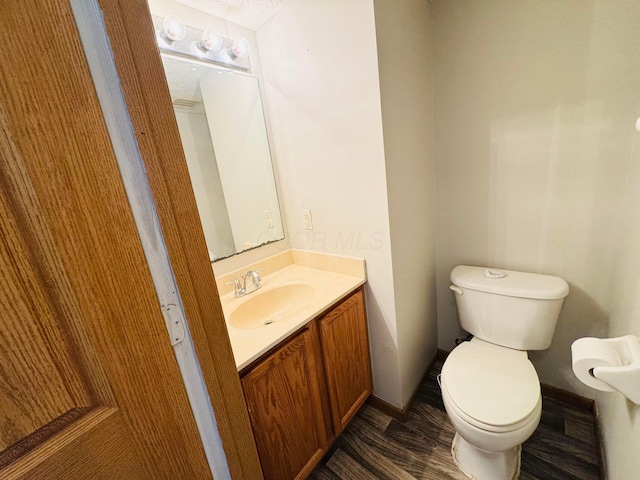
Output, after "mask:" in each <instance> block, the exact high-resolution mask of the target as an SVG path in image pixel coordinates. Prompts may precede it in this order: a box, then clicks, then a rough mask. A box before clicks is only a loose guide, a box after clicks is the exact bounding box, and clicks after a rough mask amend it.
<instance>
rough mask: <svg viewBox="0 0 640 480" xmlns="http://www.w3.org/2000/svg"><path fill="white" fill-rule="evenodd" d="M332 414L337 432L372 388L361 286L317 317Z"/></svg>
mask: <svg viewBox="0 0 640 480" xmlns="http://www.w3.org/2000/svg"><path fill="white" fill-rule="evenodd" d="M320 339H321V345H322V356H323V360H324V368H325V375H326V379H327V388H328V392H329V402H330V405H331V418H332V420H333V428H334V431H335V434H336V435H338V434H339V433H340V432H341V431H342V430H343V429H344V427H345V426H346V425H347V423H349V420H351V417H353V415H355V413H356V412H357V411H358V409H359V408H360V407H361V406H362V404H363V403H364V401H365V400H366V399H367V397H368V396H369V394H370V393H371V391H372V389H373V383H372V380H371V359H370V355H369V341H368V336H367V319H366V316H365V310H364V301H363V296H362V290H360V291H358V292H356V293H354V294H353V295H352V296H351V297H349V298H347V299H346V300H345V301H344V302H342V303H341V304H340V305H338V306H337V307H336V308H334V309H333V310H332V311H331V312H329V313H328V314H327V315H326V316H324V317H323V318H322V319H321V320H320Z"/></svg>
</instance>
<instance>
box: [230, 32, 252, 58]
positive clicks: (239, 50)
mask: <svg viewBox="0 0 640 480" xmlns="http://www.w3.org/2000/svg"><path fill="white" fill-rule="evenodd" d="M249 49H250V47H249V40H247V39H246V38H244V37H238V38H236V39H235V40H234V41H233V44H232V45H231V48H229V55H231V56H232V57H234V58H244V57H248V56H249Z"/></svg>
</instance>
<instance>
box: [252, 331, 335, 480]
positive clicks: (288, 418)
mask: <svg viewBox="0 0 640 480" xmlns="http://www.w3.org/2000/svg"><path fill="white" fill-rule="evenodd" d="M317 349H318V339H317V333H316V330H315V325H314V324H312V325H311V328H308V329H306V330H304V331H303V332H302V333H300V334H299V335H297V336H296V337H294V338H293V339H291V340H289V341H288V342H286V343H285V344H284V346H282V347H281V348H279V349H278V350H277V351H276V352H274V353H273V354H272V355H270V356H269V357H268V358H267V359H266V360H264V361H263V362H262V363H260V364H259V365H258V366H257V367H255V368H254V369H252V370H251V371H250V372H249V373H248V374H247V375H245V376H244V377H243V378H242V386H243V388H244V394H245V398H246V400H247V407H248V409H249V416H250V418H251V423H252V426H253V432H254V436H255V439H256V444H257V446H258V453H259V455H260V462H261V463H262V470H263V472H264V477H265V479H273V480H288V479H294V478H295V479H298V478H306V476H307V475H308V474H309V473H310V472H311V470H312V469H313V467H314V466H315V465H316V463H317V462H318V461H319V460H320V458H321V457H322V455H323V454H324V452H325V449H326V447H327V446H328V433H327V431H326V429H325V423H324V417H323V405H322V398H323V394H322V388H321V383H320V379H321V370H319V369H321V368H322V364H321V360H320V357H319V356H318V354H317Z"/></svg>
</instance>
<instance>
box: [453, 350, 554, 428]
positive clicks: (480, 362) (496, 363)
mask: <svg viewBox="0 0 640 480" xmlns="http://www.w3.org/2000/svg"><path fill="white" fill-rule="evenodd" d="M441 381H442V390H443V395H447V397H448V398H449V399H450V400H451V407H453V408H454V409H455V413H456V414H457V415H458V416H459V417H460V418H461V419H463V420H464V421H466V422H467V423H469V424H471V425H474V426H475V427H477V428H480V429H482V430H487V431H491V432H507V431H513V430H516V429H518V428H520V427H522V426H523V425H526V424H527V423H529V422H530V421H531V419H532V418H534V417H536V416H539V411H540V409H541V403H542V399H541V395H540V381H539V379H538V375H537V373H536V371H535V368H534V367H533V365H532V364H531V362H530V361H529V359H528V358H527V354H526V352H524V351H518V350H512V349H509V348H505V347H500V346H498V345H493V344H490V343H487V342H483V341H482V340H478V339H473V340H472V341H471V342H464V343H462V344H460V345H459V346H458V347H456V348H455V349H454V350H453V351H452V352H451V353H450V354H449V356H448V357H447V360H446V361H445V363H444V365H443V367H442V376H441Z"/></svg>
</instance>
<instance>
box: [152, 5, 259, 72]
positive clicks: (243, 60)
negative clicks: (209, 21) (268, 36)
mask: <svg viewBox="0 0 640 480" xmlns="http://www.w3.org/2000/svg"><path fill="white" fill-rule="evenodd" d="M151 18H152V20H153V27H154V29H155V31H156V41H157V43H158V47H159V48H160V51H161V52H163V53H171V54H175V55H179V56H181V57H183V58H185V57H186V58H193V59H196V60H198V61H201V62H203V63H205V64H207V65H211V64H217V65H224V66H227V67H230V68H233V69H238V70H244V71H246V72H250V71H251V63H250V61H249V42H248V41H247V40H246V39H245V38H243V37H238V38H236V39H233V40H231V39H229V38H225V37H223V36H221V35H216V34H215V33H214V32H215V30H213V29H207V30H205V31H203V30H198V29H197V28H191V27H189V26H185V27H184V29H185V31H184V35H183V36H180V37H179V38H177V39H175V40H173V39H171V38H169V37H170V36H168V35H167V34H166V32H165V26H163V23H165V19H166V17H165V18H162V17H157V16H155V15H152V16H151ZM172 18H173V17H172ZM174 22H175V20H174ZM175 23H176V24H177V22H175ZM181 33H182V32H181Z"/></svg>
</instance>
